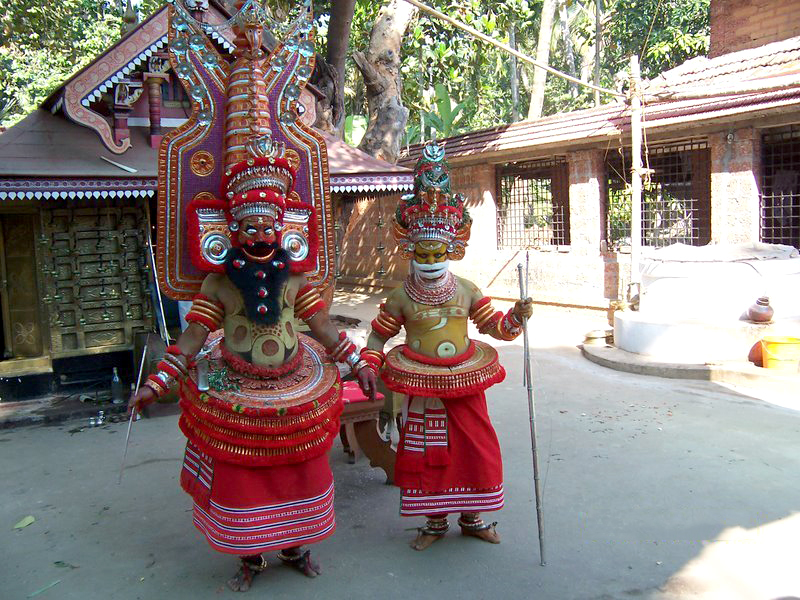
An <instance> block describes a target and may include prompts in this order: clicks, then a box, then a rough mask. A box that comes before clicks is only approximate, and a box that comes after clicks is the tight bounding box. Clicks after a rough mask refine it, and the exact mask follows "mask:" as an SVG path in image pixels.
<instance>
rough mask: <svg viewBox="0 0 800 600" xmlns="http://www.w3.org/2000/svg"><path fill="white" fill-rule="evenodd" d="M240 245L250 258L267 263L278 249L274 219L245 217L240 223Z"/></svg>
mask: <svg viewBox="0 0 800 600" xmlns="http://www.w3.org/2000/svg"><path fill="white" fill-rule="evenodd" d="M239 243H240V244H241V245H242V251H243V252H244V253H245V255H247V257H248V258H250V259H251V260H254V261H258V262H265V261H268V260H269V259H270V258H272V255H273V254H274V253H275V250H276V249H277V247H278V233H277V232H276V231H275V221H274V219H273V218H272V217H266V216H252V217H245V218H244V219H242V220H241V221H240V222H239Z"/></svg>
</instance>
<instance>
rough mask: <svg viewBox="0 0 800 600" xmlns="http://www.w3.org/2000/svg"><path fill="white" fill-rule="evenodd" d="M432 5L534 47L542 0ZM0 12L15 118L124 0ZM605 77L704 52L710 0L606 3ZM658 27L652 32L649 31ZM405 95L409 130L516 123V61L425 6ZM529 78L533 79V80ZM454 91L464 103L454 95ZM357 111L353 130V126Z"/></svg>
mask: <svg viewBox="0 0 800 600" xmlns="http://www.w3.org/2000/svg"><path fill="white" fill-rule="evenodd" d="M269 3H270V4H271V5H272V6H273V7H274V8H275V9H276V14H277V13H278V12H279V11H280V10H286V9H287V8H289V7H290V6H291V7H292V9H294V8H295V7H296V0H269ZM428 3H429V4H430V5H432V6H433V7H434V8H437V9H438V10H441V11H443V12H445V13H447V14H449V15H451V16H453V17H454V18H456V19H459V20H460V21H462V22H465V23H466V24H468V25H470V26H472V27H474V28H475V29H477V30H478V31H481V32H483V33H485V34H487V35H490V36H493V37H494V38H495V39H497V40H499V41H502V42H506V43H507V42H508V41H509V28H510V27H511V26H512V25H513V27H514V28H515V31H516V39H517V45H518V48H519V49H520V51H522V52H525V53H526V54H529V55H533V54H534V53H535V48H536V41H537V40H536V37H537V35H538V21H539V14H540V12H541V0H508V1H505V2H494V1H490V0H460V1H459V2H455V1H452V0H430V1H429V2H428ZM3 4H4V10H3V11H2V14H0V107H3V106H6V105H7V103H8V102H9V101H12V100H13V101H15V104H14V105H13V106H11V107H10V108H7V109H6V113H7V114H5V115H3V114H2V113H0V119H2V120H0V124H3V125H6V126H7V125H10V124H12V123H13V122H15V121H16V120H19V119H20V118H21V117H22V116H23V115H25V114H27V113H28V112H30V111H31V110H33V109H34V108H35V107H36V106H37V105H38V104H40V103H41V102H42V100H44V98H46V97H47V95H48V94H49V93H51V92H52V90H53V89H54V88H55V87H57V86H58V85H59V84H60V83H62V82H63V81H65V80H66V79H68V78H69V77H70V76H71V75H72V74H73V73H75V72H76V71H77V70H79V69H80V68H82V67H83V66H85V65H86V64H87V63H89V62H90V61H91V60H92V59H93V58H94V57H95V56H97V55H98V54H99V53H101V52H102V51H104V50H105V49H106V48H108V47H109V46H110V45H111V44H113V43H114V42H116V41H117V40H118V39H119V38H120V31H121V24H122V20H121V11H122V0H119V4H117V3H110V2H108V1H102V0H60V1H59V2H57V3H44V2H40V1H39V0H4V3H3ZM314 4H315V11H316V14H317V15H318V17H317V23H318V25H319V35H318V39H317V47H318V49H319V50H320V51H321V52H324V48H325V43H326V36H327V19H328V12H329V11H330V2H328V1H323V0H315V2H314ZM384 4H385V1H384V2H374V1H372V0H357V1H356V5H355V13H354V15H353V25H352V33H351V39H350V48H351V51H352V50H364V49H366V47H367V45H368V43H369V37H370V32H371V28H372V24H373V23H374V21H375V19H376V18H377V16H378V13H379V11H380V10H381V8H382V6H383V5H384ZM604 5H605V11H606V12H605V17H604V21H603V32H602V33H603V45H604V53H603V58H602V65H601V67H602V69H601V71H602V82H601V83H602V84H603V85H604V86H605V87H614V86H615V84H616V83H617V80H618V79H619V77H618V76H619V74H620V73H623V72H624V71H625V70H626V69H627V66H628V60H629V57H630V55H631V54H642V60H641V63H642V72H643V76H645V77H654V76H655V75H657V74H658V73H660V72H662V71H664V70H666V69H669V68H672V67H674V66H676V65H678V64H680V63H682V62H683V61H685V60H687V59H688V58H691V57H692V56H697V55H700V54H703V53H705V52H706V50H707V47H708V30H709V18H708V6H709V0H658V1H656V0H605V2H604ZM159 6H161V2H159V1H158V0H143V1H142V2H141V3H140V5H139V14H140V18H141V19H144V18H145V17H146V16H147V15H149V14H151V13H152V12H153V11H154V10H156V9H157V8H158V7H159ZM594 6H595V4H594V0H568V2H567V14H568V29H569V37H570V41H571V45H572V47H573V48H574V49H575V59H576V62H577V65H576V70H577V71H578V73H575V75H580V74H581V73H583V74H584V75H589V74H591V72H592V67H593V63H592V61H593V51H592V48H593V45H594V34H595V32H594V27H595V25H594ZM555 21H556V22H555V23H554V36H553V44H552V48H553V50H552V52H551V58H550V63H551V65H552V66H554V67H555V68H557V69H560V70H562V71H568V70H569V69H570V67H569V66H568V64H567V62H568V61H567V58H566V57H567V52H566V44H565V40H564V39H563V37H562V35H561V27H560V23H559V19H558V18H556V19H555ZM651 25H652V30H651ZM401 60H402V69H401V70H402V74H403V78H404V88H403V103H404V104H405V106H407V107H408V108H409V109H410V111H411V114H410V117H409V121H408V130H407V132H406V139H407V141H408V142H413V141H416V140H419V139H420V136H424V137H426V138H428V137H431V135H432V133H434V132H435V133H436V135H437V136H438V137H441V136H446V135H453V134H454V133H458V132H462V131H471V130H476V129H482V128H485V127H491V126H496V125H502V124H504V123H508V122H509V121H510V120H511V114H512V106H511V104H512V98H511V92H510V88H511V76H510V75H511V71H510V69H511V59H510V57H509V55H508V54H507V53H505V52H503V51H502V50H499V49H496V48H493V47H490V46H488V45H487V44H485V43H483V42H480V41H478V40H476V39H474V38H473V37H472V36H470V35H469V34H467V33H465V32H463V31H460V30H457V29H455V28H454V27H452V26H450V25H449V24H447V23H444V22H441V21H438V20H436V19H434V18H432V17H429V16H427V15H420V16H419V17H418V18H417V19H416V20H415V21H414V22H413V23H412V24H411V27H410V29H409V30H408V32H407V33H406V36H405V39H404V40H403V47H402V56H401ZM519 72H520V74H521V75H522V78H521V80H522V81H521V85H520V100H519V104H520V105H519V106H518V109H519V112H520V113H521V114H523V115H524V114H525V113H526V112H527V103H528V96H529V90H527V89H526V87H525V86H526V85H529V82H530V80H531V79H532V71H531V67H528V66H523V65H522V64H520V66H519ZM526 82H527V83H526ZM456 99H458V100H456ZM591 104H592V93H591V92H589V91H586V90H585V89H583V88H581V89H579V90H577V92H576V91H575V90H574V89H573V88H571V86H569V85H568V84H567V83H566V82H565V81H563V80H561V79H560V78H558V77H554V76H548V79H547V87H546V93H545V104H544V114H553V113H556V112H565V111H569V110H573V109H577V108H584V107H586V106H590V105H591ZM345 109H346V112H347V114H349V115H354V116H357V115H365V114H367V112H368V110H367V101H366V90H365V86H364V83H363V81H362V78H361V76H360V74H359V72H358V69H357V68H356V67H355V64H354V63H353V62H352V60H350V61H348V67H347V77H346V85H345ZM357 122H358V121H357V119H356V120H353V121H351V123H353V129H352V130H351V132H352V134H353V135H355V134H356V131H357V127H356V123H357Z"/></svg>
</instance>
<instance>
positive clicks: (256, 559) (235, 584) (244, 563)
mask: <svg viewBox="0 0 800 600" xmlns="http://www.w3.org/2000/svg"><path fill="white" fill-rule="evenodd" d="M239 561H240V562H239V570H238V571H236V575H234V576H233V577H231V578H230V579H229V580H228V582H227V583H228V587H229V588H230V589H231V590H232V591H234V592H246V591H247V590H249V589H250V586H251V585H252V583H253V578H254V577H255V576H256V575H258V574H259V573H261V571H263V570H264V569H266V568H267V561H266V560H265V559H264V557H263V556H261V555H260V554H256V555H255V556H241V557H239Z"/></svg>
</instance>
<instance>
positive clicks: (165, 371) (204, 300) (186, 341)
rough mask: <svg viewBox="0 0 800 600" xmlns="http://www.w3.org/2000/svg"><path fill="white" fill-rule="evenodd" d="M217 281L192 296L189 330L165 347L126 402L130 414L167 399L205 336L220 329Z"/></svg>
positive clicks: (212, 277) (210, 281)
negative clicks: (132, 411) (151, 369)
mask: <svg viewBox="0 0 800 600" xmlns="http://www.w3.org/2000/svg"><path fill="white" fill-rule="evenodd" d="M216 279H217V276H216V275H213V274H212V275H208V276H207V277H206V278H205V280H204V281H203V286H202V288H201V289H200V293H199V294H198V295H197V296H195V298H194V301H193V302H192V308H191V310H190V311H189V314H188V315H186V321H187V322H188V324H189V325H188V327H187V328H186V329H185V330H184V331H183V333H181V335H180V336H179V337H178V339H177V340H176V342H175V343H174V344H173V345H171V346H168V347H167V351H166V352H165V353H164V357H163V358H162V360H161V361H160V362H159V363H158V366H157V367H156V368H157V371H156V372H155V373H153V374H152V375H150V376H148V378H147V380H146V381H145V383H144V385H142V386H141V387H140V388H139V391H138V392H137V394H136V396H134V397H133V398H131V400H130V401H129V402H128V410H129V411H130V410H131V409H132V408H133V407H134V406H136V407H137V408H141V407H142V406H146V405H147V404H150V403H152V402H154V401H155V400H156V399H158V398H160V397H161V396H164V395H166V394H167V393H169V391H170V389H172V387H173V386H174V385H175V383H176V382H177V381H178V380H180V379H184V378H185V377H187V376H188V374H189V366H190V364H191V361H192V359H193V358H194V357H195V355H196V354H197V353H198V352H200V349H201V348H202V347H203V344H205V342H206V338H208V334H209V333H210V332H212V331H215V330H217V329H219V328H220V326H221V325H222V320H223V318H224V316H225V308H224V306H223V305H222V303H221V302H220V301H219V299H218V298H217V293H216V290H217V285H216Z"/></svg>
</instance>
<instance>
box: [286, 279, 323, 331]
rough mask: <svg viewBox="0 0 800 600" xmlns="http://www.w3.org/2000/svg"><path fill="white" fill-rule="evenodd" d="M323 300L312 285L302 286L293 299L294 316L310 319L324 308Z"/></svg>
mask: <svg viewBox="0 0 800 600" xmlns="http://www.w3.org/2000/svg"><path fill="white" fill-rule="evenodd" d="M326 306H327V305H326V304H325V301H324V300H323V299H322V297H321V296H320V294H319V291H318V290H317V288H315V287H314V286H312V285H310V284H308V285H305V286H303V289H301V290H300V291H299V292H297V296H296V297H295V299H294V316H295V318H296V319H302V320H303V321H306V322H308V321H310V320H311V319H312V318H314V315H316V314H317V313H318V312H321V311H323V310H325V308H326Z"/></svg>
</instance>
